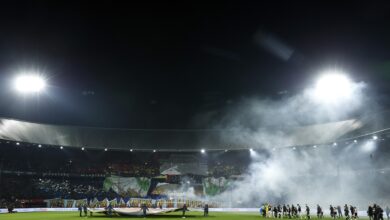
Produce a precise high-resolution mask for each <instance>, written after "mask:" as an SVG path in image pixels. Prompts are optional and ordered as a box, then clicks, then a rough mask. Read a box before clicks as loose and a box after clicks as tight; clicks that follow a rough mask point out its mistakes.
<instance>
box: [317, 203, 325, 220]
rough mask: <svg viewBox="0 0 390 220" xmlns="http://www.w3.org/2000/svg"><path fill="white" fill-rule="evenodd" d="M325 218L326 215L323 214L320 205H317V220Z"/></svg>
mask: <svg viewBox="0 0 390 220" xmlns="http://www.w3.org/2000/svg"><path fill="white" fill-rule="evenodd" d="M323 216H324V213H323V212H322V208H321V206H320V205H318V204H317V218H322V217H323Z"/></svg>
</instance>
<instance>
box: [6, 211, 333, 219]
mask: <svg viewBox="0 0 390 220" xmlns="http://www.w3.org/2000/svg"><path fill="white" fill-rule="evenodd" d="M124 218H127V219H143V217H139V216H113V217H107V216H105V215H103V214H95V215H94V216H92V217H90V216H88V217H79V213H78V212H35V213H13V214H0V220H86V219H89V220H108V219H111V220H113V219H124ZM146 218H147V219H148V218H149V219H155V220H172V219H182V218H181V212H176V213H169V214H163V215H158V216H148V217H146ZM186 219H194V220H201V219H203V220H207V219H209V220H251V219H256V220H262V219H264V218H263V217H261V216H260V214H259V213H253V212H252V213H247V212H239V213H237V212H235V213H234V212H214V213H210V215H209V216H208V217H203V213H202V212H188V213H187V215H186ZM271 219H272V218H271ZM312 219H317V218H316V217H312ZM285 220H287V218H286V219H285ZM293 220H294V219H293ZM296 220H298V219H296ZM322 220H332V219H331V218H323V219H322Z"/></svg>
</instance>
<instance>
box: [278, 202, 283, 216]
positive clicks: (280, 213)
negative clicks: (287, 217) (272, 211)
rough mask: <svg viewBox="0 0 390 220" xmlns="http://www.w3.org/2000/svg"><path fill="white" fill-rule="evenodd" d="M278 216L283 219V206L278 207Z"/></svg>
mask: <svg viewBox="0 0 390 220" xmlns="http://www.w3.org/2000/svg"><path fill="white" fill-rule="evenodd" d="M278 216H279V218H281V217H282V206H280V205H278Z"/></svg>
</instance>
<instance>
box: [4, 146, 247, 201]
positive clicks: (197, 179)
mask: <svg viewBox="0 0 390 220" xmlns="http://www.w3.org/2000/svg"><path fill="white" fill-rule="evenodd" d="M232 155H233V157H234V158H235V157H237V153H234V154H232ZM181 156H183V157H182V158H181ZM242 156H243V157H247V156H248V155H247V153H246V152H244V153H243V155H242ZM175 158H176V159H177V158H181V159H182V160H183V161H179V162H185V161H187V160H188V158H195V160H192V161H191V163H194V162H196V160H197V158H203V159H204V157H202V156H201V154H200V153H195V152H192V153H188V152H187V153H182V155H181V154H180V153H175ZM171 159H172V153H169V152H142V151H139V152H136V151H134V152H130V151H125V152H124V151H112V150H108V151H104V150H102V149H100V150H96V149H88V148H85V149H84V150H82V149H81V148H71V147H64V148H63V149H61V148H60V147H59V146H41V147H38V145H36V144H26V143H20V144H16V142H8V141H1V140H0V189H1V191H0V199H2V201H3V203H4V200H12V201H13V202H14V203H15V204H16V203H17V201H23V200H34V199H38V200H40V201H42V200H43V199H50V198H63V199H82V198H114V197H116V196H125V195H123V194H118V193H116V192H114V191H113V190H109V191H105V190H104V182H105V179H106V177H110V176H121V177H145V178H149V179H151V186H150V190H149V192H148V195H151V192H152V191H153V189H154V187H155V186H156V185H157V183H158V182H159V181H164V182H166V183H169V184H179V185H180V184H187V185H197V186H201V185H202V183H203V179H204V178H206V177H226V178H227V177H229V176H231V175H240V174H242V172H244V171H245V169H244V167H245V163H237V161H234V160H230V159H226V158H222V157H221V156H219V157H214V156H212V155H211V154H210V155H209V156H208V157H206V160H203V161H200V163H202V164H206V169H207V170H206V171H207V172H205V174H204V175H199V174H194V173H192V171H193V170H187V171H186V172H185V173H182V174H178V175H165V179H163V180H162V179H161V176H164V175H162V173H161V172H162V170H161V163H162V162H161V161H164V162H167V161H168V162H169V161H171ZM228 161H231V163H230V164H229V163H228ZM241 161H247V160H245V159H244V160H241ZM232 163H235V164H236V166H233V165H232ZM153 196H154V195H153ZM3 206H4V205H3ZM18 206H22V204H19V205H18Z"/></svg>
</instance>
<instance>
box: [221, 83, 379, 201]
mask: <svg viewBox="0 0 390 220" xmlns="http://www.w3.org/2000/svg"><path fill="white" fill-rule="evenodd" d="M364 88H365V84H364V83H352V86H351V89H352V90H353V91H352V93H351V94H353V95H352V96H351V97H348V99H344V100H340V102H336V101H335V102H331V103H329V102H327V103H321V100H318V99H316V98H317V97H315V96H314V95H313V94H315V93H314V91H313V89H314V88H309V89H307V90H305V91H303V92H301V93H300V94H296V95H294V96H291V97H288V98H284V99H281V100H271V99H257V98H247V99H244V100H242V101H241V102H240V103H239V104H238V105H237V106H236V107H233V108H231V109H229V110H228V111H227V112H226V113H225V114H224V115H223V117H221V118H219V119H218V120H215V119H214V123H215V127H216V128H218V129H227V130H230V131H233V132H229V133H228V135H222V136H221V138H222V139H224V140H227V141H228V142H234V143H240V144H241V145H243V146H250V147H251V148H253V149H254V150H256V149H257V150H259V151H258V152H260V151H261V153H256V152H253V153H251V159H252V162H251V165H250V166H249V169H248V171H247V173H246V175H245V177H244V178H243V179H242V180H240V181H236V182H235V183H234V186H233V187H232V188H231V190H227V191H225V192H224V193H222V194H220V195H219V196H216V197H215V198H214V199H217V200H220V201H230V203H231V204H230V206H232V207H258V206H259V205H260V204H261V203H262V202H271V203H301V204H309V205H311V206H314V205H316V204H323V206H324V207H327V206H328V205H329V204H337V205H343V204H347V203H348V204H350V203H353V204H364V205H367V204H369V203H371V202H372V201H370V199H373V198H375V196H378V195H380V192H379V188H380V187H377V186H376V185H375V183H374V181H373V180H372V179H370V178H363V176H362V174H361V173H359V172H357V171H356V170H362V169H364V170H370V169H372V168H373V165H372V160H371V159H370V156H369V155H370V153H369V152H370V151H373V150H374V149H375V147H376V142H375V141H371V142H369V143H351V144H350V146H348V147H343V148H341V147H340V146H333V145H326V146H323V145H318V144H324V143H332V142H333V141H335V140H337V138H339V137H341V136H343V135H345V134H347V133H348V132H351V131H353V130H355V129H357V128H360V127H361V126H363V125H362V124H361V122H360V121H359V120H357V119H355V118H353V116H354V115H359V114H363V113H364V112H365V111H369V109H368V108H367V107H366V106H369V108H372V107H373V103H372V102H371V101H370V99H368V97H366V96H365V94H364ZM314 128H315V129H314ZM232 134H234V135H232ZM324 137H325V138H324ZM299 144H305V145H306V144H313V145H314V144H317V145H318V146H315V147H314V146H313V145H311V146H309V147H297V148H296V149H293V148H291V146H297V145H299ZM287 146H290V147H289V148H285V147H287ZM373 184H374V185H373ZM368 186H371V187H368ZM362 192H365V193H362Z"/></svg>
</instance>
